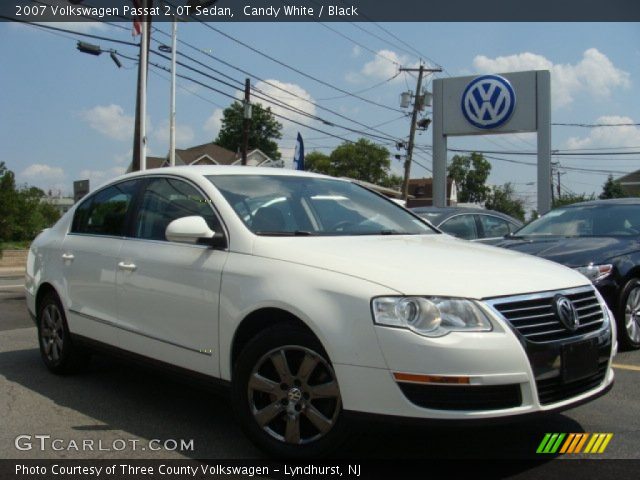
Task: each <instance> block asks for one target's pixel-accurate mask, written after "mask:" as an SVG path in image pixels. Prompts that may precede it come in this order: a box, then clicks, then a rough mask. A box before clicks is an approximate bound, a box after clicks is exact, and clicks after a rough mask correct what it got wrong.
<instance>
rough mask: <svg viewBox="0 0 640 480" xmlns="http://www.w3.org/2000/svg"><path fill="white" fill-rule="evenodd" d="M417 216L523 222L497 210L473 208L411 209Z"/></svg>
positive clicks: (519, 223)
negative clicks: (489, 217)
mask: <svg viewBox="0 0 640 480" xmlns="http://www.w3.org/2000/svg"><path fill="white" fill-rule="evenodd" d="M410 210H411V211H412V212H413V213H415V214H416V215H420V214H425V213H431V214H436V215H439V219H441V220H444V219H445V218H447V217H452V216H454V215H459V214H461V213H475V214H478V215H494V216H496V217H500V218H503V219H505V220H508V221H510V222H514V223H516V224H518V225H521V224H522V222H521V221H520V220H518V219H517V218H513V217H511V216H509V215H507V214H505V213H502V212H497V211H495V210H487V209H485V208H473V207H415V208H411V209H410Z"/></svg>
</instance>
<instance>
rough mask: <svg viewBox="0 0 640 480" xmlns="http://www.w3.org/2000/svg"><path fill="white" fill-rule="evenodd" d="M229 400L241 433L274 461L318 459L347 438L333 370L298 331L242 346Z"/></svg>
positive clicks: (266, 334) (269, 333)
mask: <svg viewBox="0 0 640 480" xmlns="http://www.w3.org/2000/svg"><path fill="white" fill-rule="evenodd" d="M232 401H233V406H234V409H235V412H236V415H237V417H238V420H239V422H240V425H241V426H242V429H243V430H244V432H245V434H246V435H247V436H248V437H249V438H250V439H251V440H252V441H253V442H254V443H255V444H256V445H257V446H258V447H259V448H261V449H262V450H265V451H266V452H268V453H269V454H271V455H273V456H276V457H281V458H312V457H322V456H325V455H327V454H328V453H330V452H331V451H333V450H334V449H335V448H337V447H338V446H340V445H341V444H342V442H343V441H344V439H345V438H346V428H345V425H346V421H345V419H344V418H343V417H344V416H343V412H342V402H341V397H340V389H339V386H338V382H337V379H336V376H335V372H334V371H333V367H332V366H331V364H330V362H329V359H328V356H327V354H326V352H325V351H324V349H323V348H322V346H321V345H320V342H318V340H317V339H316V338H315V337H314V336H313V335H311V334H310V333H309V332H307V331H305V330H303V329H301V328H298V327H292V326H288V325H280V326H275V327H272V328H270V329H268V330H265V331H263V332H262V333H260V334H258V335H257V336H256V337H255V338H253V339H252V340H251V341H250V342H249V343H248V344H247V345H246V346H245V348H244V349H243V351H242V353H241V354H240V356H239V358H238V361H237V363H236V366H235V369H234V375H233V383H232Z"/></svg>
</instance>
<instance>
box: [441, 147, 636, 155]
mask: <svg viewBox="0 0 640 480" xmlns="http://www.w3.org/2000/svg"><path fill="white" fill-rule="evenodd" d="M448 150H449V151H450V152H459V153H482V154H485V153H488V154H496V155H531V156H534V155H538V152H524V151H496V150H467V149H461V148H449V149H448ZM551 154H552V155H553V156H556V155H562V156H565V155H568V156H571V155H573V156H575V155H593V156H601V155H640V151H637V152H576V151H571V150H552V151H551Z"/></svg>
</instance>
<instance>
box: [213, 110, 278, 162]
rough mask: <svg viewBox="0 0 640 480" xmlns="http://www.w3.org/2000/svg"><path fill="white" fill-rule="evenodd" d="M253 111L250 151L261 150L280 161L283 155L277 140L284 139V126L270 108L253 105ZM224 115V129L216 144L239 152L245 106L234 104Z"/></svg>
mask: <svg viewBox="0 0 640 480" xmlns="http://www.w3.org/2000/svg"><path fill="white" fill-rule="evenodd" d="M251 110H252V111H251V123H250V124H249V141H248V144H249V147H248V149H249V150H253V149H255V148H259V149H260V150H262V151H263V152H264V153H265V154H267V155H268V156H269V157H270V158H272V159H273V160H278V159H280V156H281V155H280V152H279V151H278V144H277V143H276V142H275V140H279V139H280V138H282V124H281V123H280V122H278V121H277V120H276V119H275V117H274V115H273V113H271V108H269V107H267V108H266V109H265V108H264V107H262V105H260V104H253V107H252V109H251ZM222 115H223V118H222V127H221V128H220V132H219V133H218V137H217V138H216V139H215V143H216V144H217V145H220V146H221V147H224V148H226V149H228V150H231V151H233V152H237V151H239V150H240V149H241V147H242V132H243V126H244V106H243V104H242V103H240V102H234V103H232V104H231V105H230V106H228V107H227V108H225V109H224V112H223V114H222Z"/></svg>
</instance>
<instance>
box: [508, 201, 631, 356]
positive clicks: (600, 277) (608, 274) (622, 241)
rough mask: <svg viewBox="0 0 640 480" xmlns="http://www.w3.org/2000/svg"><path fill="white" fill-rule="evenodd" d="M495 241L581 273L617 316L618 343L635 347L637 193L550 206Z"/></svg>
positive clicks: (626, 346) (627, 346) (625, 346)
mask: <svg viewBox="0 0 640 480" xmlns="http://www.w3.org/2000/svg"><path fill="white" fill-rule="evenodd" d="M498 246H500V247H505V248H509V249H512V250H518V251H520V252H524V253H530V254H532V255H537V256H539V257H543V258H546V259H548V260H553V261H555V262H558V263H562V264H563V265H566V266H568V267H572V268H575V269H576V270H578V271H579V272H581V273H583V274H584V275H586V276H587V278H589V279H590V280H591V281H592V282H593V284H594V285H595V286H596V288H597V289H598V290H599V291H600V293H601V294H602V296H603V297H604V299H605V301H606V302H607V304H608V305H609V308H610V309H611V311H612V312H613V313H614V315H615V317H616V321H617V325H618V338H619V340H620V344H621V346H622V347H624V348H627V349H637V348H640V198H624V199H614V200H596V201H591V202H583V203H577V204H574V205H570V206H568V207H562V208H557V209H555V210H551V211H550V212H548V213H547V214H546V215H543V216H542V217H540V218H539V219H537V220H535V221H534V222H531V223H530V224H528V225H526V226H524V227H523V228H521V229H520V230H518V231H517V232H515V233H514V234H512V235H510V236H509V237H508V239H506V240H505V241H503V242H500V243H499V244H498Z"/></svg>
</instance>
